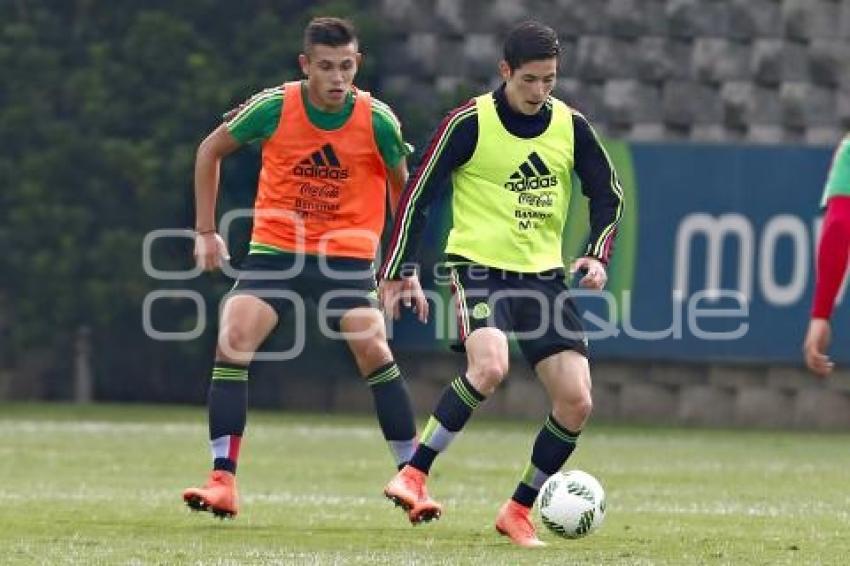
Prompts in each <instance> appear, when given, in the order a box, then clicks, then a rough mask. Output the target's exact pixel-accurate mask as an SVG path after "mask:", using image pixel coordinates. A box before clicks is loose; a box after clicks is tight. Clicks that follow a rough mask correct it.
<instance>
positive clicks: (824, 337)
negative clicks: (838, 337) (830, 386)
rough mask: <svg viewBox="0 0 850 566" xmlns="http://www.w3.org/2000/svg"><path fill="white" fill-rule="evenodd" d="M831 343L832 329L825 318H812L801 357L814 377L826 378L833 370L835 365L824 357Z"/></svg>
mask: <svg viewBox="0 0 850 566" xmlns="http://www.w3.org/2000/svg"><path fill="white" fill-rule="evenodd" d="M831 341H832V329H831V328H830V326H829V321H828V320H826V319H825V318H813V319H811V320H810V321H809V330H808V332H806V339H805V341H804V342H803V357H804V358H805V360H806V366H807V367H808V368H809V369H810V370H811V371H812V372H813V373H815V374H816V375H819V376H820V377H826V376H828V375H829V374H830V373H832V370H833V369H834V368H835V364H834V363H833V362H832V360H830V359H829V356H827V355H826V351H827V350H828V349H829V343H830V342H831Z"/></svg>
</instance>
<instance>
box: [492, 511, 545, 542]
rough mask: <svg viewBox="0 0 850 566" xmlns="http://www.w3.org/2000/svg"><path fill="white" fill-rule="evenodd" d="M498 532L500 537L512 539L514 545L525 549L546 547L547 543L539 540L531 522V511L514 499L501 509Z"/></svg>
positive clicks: (497, 519)
mask: <svg viewBox="0 0 850 566" xmlns="http://www.w3.org/2000/svg"><path fill="white" fill-rule="evenodd" d="M496 530H497V531H499V534H500V535H504V536H506V537H508V538H509V539H511V542H512V543H514V544H516V545H519V546H522V547H525V548H538V547H541V546H546V543H545V542H543V541H542V540H540V539H539V538H537V532H536V531H535V529H534V523H533V522H532V521H531V509H530V508H528V507H525V506H524V505H520V504H519V503H517V502H516V501H514V500H513V499H511V500H509V501H508V502H507V503H505V504H504V505H502V508H501V509H499V515H498V516H497V517H496Z"/></svg>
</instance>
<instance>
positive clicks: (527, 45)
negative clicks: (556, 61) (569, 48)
mask: <svg viewBox="0 0 850 566" xmlns="http://www.w3.org/2000/svg"><path fill="white" fill-rule="evenodd" d="M560 54H561V46H560V44H559V43H558V34H557V33H555V30H553V29H552V28H550V27H549V26H547V25H543V24H541V23H540V22H535V21H526V22H522V23H520V24H517V25H516V26H514V27H513V28H512V29H511V30H510V31H509V32H508V36H507V37H506V38H505V45H504V56H505V61H507V63H508V66H509V67H510V68H511V70H513V69H517V68H519V67H521V66H522V65H523V64H524V63H528V62H529V61H540V60H542V59H551V58H552V57H558V56H559V55H560Z"/></svg>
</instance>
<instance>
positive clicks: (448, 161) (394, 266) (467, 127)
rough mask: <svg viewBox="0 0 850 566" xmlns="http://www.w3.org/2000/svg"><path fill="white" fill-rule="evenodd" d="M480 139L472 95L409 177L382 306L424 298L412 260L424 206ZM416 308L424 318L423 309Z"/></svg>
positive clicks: (385, 269)
mask: <svg viewBox="0 0 850 566" xmlns="http://www.w3.org/2000/svg"><path fill="white" fill-rule="evenodd" d="M477 141H478V118H477V115H476V113H475V101H474V100H471V101H469V102H468V103H466V104H464V105H463V106H461V107H459V108H456V109H455V110H453V111H452V112H450V113H449V115H448V116H446V118H444V119H443V121H442V122H441V123H440V125H439V126H438V127H437V130H436V132H435V133H434V135H433V136H432V137H431V141H430V142H429V143H428V145H427V149H426V150H425V154H424V156H423V157H422V160H421V161H420V163H419V166H418V167H417V169H416V172H415V173H414V174H413V176H411V177H410V179H409V180H408V182H407V186H406V188H405V190H404V192H403V193H402V195H401V198H400V202H399V206H398V209H397V213H396V215H395V221H394V223H393V231H392V239H391V241H390V245H389V248H388V251H387V256H386V259H385V260H384V263H383V265H382V267H381V270H380V272H379V277H380V281H381V284H380V287H379V289H378V293H379V298H380V301H381V305H382V307H383V309H384V312H386V313H387V314H389V315H390V316H392V317H393V318H398V316H399V315H400V313H399V302H402V303H403V304H404V306H406V307H409V306H410V305H411V304H417V305H419V304H421V303H422V302H424V301H425V295H424V293H423V292H422V287H421V286H420V285H419V281H418V278H416V277H415V273H416V272H415V270H414V268H413V265H412V262H413V257H414V255H415V254H416V251H417V248H418V243H419V237H420V235H421V232H422V229H423V228H424V226H425V221H426V218H427V217H426V215H425V211H426V210H427V209H428V207H429V206H430V205H431V203H432V202H433V201H434V200H435V199H436V198H437V197H438V196H439V194H440V193H441V192H442V191H443V190H444V189H445V186H446V184H447V181H448V178H449V176H450V175H451V173H452V171H453V170H454V169H456V168H457V167H460V166H461V165H463V164H464V163H466V162H467V161H469V159H470V158H471V157H472V154H473V152H474V151H475V145H476V143H477ZM417 310H418V311H419V314H420V320H423V318H424V317H423V316H422V314H423V313H422V310H421V309H417ZM425 315H426V316H427V311H426V313H425ZM423 322H424V320H423Z"/></svg>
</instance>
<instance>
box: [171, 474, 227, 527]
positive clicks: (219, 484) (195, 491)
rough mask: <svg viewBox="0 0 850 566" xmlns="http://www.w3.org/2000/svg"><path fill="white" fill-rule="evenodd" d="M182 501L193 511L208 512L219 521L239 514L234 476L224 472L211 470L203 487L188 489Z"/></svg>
mask: <svg viewBox="0 0 850 566" xmlns="http://www.w3.org/2000/svg"><path fill="white" fill-rule="evenodd" d="M183 501H185V502H186V505H188V506H189V508H190V509H191V510H193V511H209V512H210V513H212V514H213V515H215V516H216V517H218V518H219V519H232V518H234V517H235V516H236V514H237V513H238V512H239V494H238V493H237V491H236V476H234V475H233V474H231V473H230V472H225V471H224V470H213V471H212V472H210V478H209V480H207V483H206V485H204V487H190V488H189V489H187V490H185V491H184V492H183Z"/></svg>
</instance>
